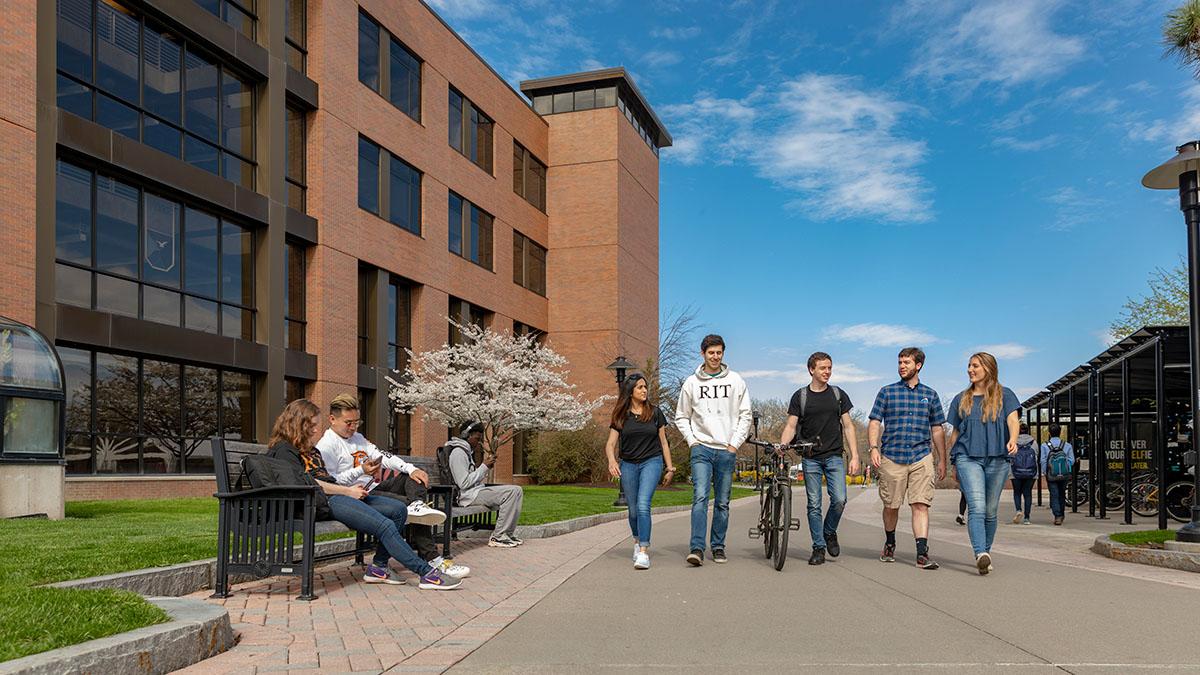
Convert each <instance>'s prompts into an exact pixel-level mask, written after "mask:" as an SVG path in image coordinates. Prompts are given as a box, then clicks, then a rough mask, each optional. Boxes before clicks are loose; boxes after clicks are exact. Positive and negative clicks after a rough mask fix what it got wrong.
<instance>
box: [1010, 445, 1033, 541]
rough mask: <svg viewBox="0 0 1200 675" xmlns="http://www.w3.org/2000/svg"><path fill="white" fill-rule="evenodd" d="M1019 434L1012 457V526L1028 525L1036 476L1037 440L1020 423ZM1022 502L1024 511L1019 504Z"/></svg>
mask: <svg viewBox="0 0 1200 675" xmlns="http://www.w3.org/2000/svg"><path fill="white" fill-rule="evenodd" d="M1020 428H1021V433H1020V434H1019V435H1018V436H1017V454H1015V455H1013V456H1012V491H1013V504H1015V505H1016V507H1017V515H1015V516H1013V524H1014V525H1016V524H1017V523H1020V522H1021V521H1022V518H1024V522H1025V524H1026V525H1028V524H1029V509H1030V508H1032V507H1033V483H1034V481H1036V480H1037V475H1038V451H1037V440H1036V439H1034V437H1033V436H1030V435H1029V425H1028V424H1026V423H1024V422H1021V427H1020ZM1022 502H1024V505H1025V506H1024V509H1022V507H1021V504H1022Z"/></svg>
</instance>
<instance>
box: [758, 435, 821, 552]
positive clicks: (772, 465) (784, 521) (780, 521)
mask: <svg viewBox="0 0 1200 675" xmlns="http://www.w3.org/2000/svg"><path fill="white" fill-rule="evenodd" d="M748 442H749V443H750V444H751V445H755V446H758V447H760V448H763V450H764V451H765V453H766V455H765V456H764V457H763V460H762V465H761V466H760V468H759V475H760V476H763V475H764V474H766V475H765V476H764V479H765V481H766V482H765V483H764V484H763V486H762V489H761V490H760V491H759V493H758V506H759V514H758V523H757V524H756V525H755V526H754V527H752V528H750V532H749V534H750V538H751V539H760V538H761V539H762V540H763V552H764V553H766V555H767V558H770V559H773V560H774V562H775V569H777V570H781V569H783V563H784V562H785V561H786V560H787V547H788V533H789V532H791V531H792V530H799V529H800V525H801V523H800V519H799V518H793V517H792V479H791V476H789V475H788V453H789V452H794V453H796V454H797V455H799V456H800V457H806V456H808V455H809V454H811V453H812V451H813V450H814V449H815V448H816V447H817V445H818V443H820V440H817V441H816V442H807V441H801V442H796V443H790V444H788V445H782V444H780V443H767V442H764V441H759V440H750V441H748Z"/></svg>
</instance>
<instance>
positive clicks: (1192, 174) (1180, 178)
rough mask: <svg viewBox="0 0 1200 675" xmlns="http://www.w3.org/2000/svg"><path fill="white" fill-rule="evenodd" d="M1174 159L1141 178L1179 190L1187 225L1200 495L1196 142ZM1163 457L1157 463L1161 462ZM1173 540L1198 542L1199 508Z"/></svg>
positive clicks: (1199, 145)
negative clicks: (1197, 418) (1197, 419)
mask: <svg viewBox="0 0 1200 675" xmlns="http://www.w3.org/2000/svg"><path fill="white" fill-rule="evenodd" d="M1175 152H1176V153H1177V154H1176V155H1175V156H1174V157H1172V158H1171V159H1169V160H1167V161H1166V162H1163V163H1162V164H1160V165H1159V166H1157V167H1155V168H1154V169H1152V170H1151V171H1150V172H1149V173H1147V174H1146V175H1145V176H1143V177H1142V185H1144V186H1146V187H1148V188H1152V189H1155V190H1175V189H1178V190H1179V209H1180V210H1181V211H1183V219H1184V221H1185V222H1186V223H1187V242H1188V294H1189V295H1188V298H1189V301H1188V347H1189V350H1190V357H1191V368H1190V370H1191V376H1192V387H1191V394H1190V395H1189V397H1188V398H1189V401H1190V403H1191V408H1192V434H1191V441H1192V452H1191V453H1190V454H1191V457H1192V466H1193V467H1195V468H1193V470H1192V472H1193V479H1194V480H1195V482H1196V491H1197V492H1200V467H1196V431H1197V425H1196V413H1197V411H1200V308H1198V307H1197V301H1198V300H1200V141H1191V142H1189V143H1184V144H1183V145H1181V146H1179V147H1177V148H1175ZM1165 460H1166V458H1165V457H1163V458H1161V459H1160V461H1165ZM1175 540H1176V541H1190V542H1200V505H1197V504H1194V503H1193V504H1192V522H1190V523H1188V524H1187V525H1184V526H1183V527H1181V528H1179V531H1178V532H1176V533H1175Z"/></svg>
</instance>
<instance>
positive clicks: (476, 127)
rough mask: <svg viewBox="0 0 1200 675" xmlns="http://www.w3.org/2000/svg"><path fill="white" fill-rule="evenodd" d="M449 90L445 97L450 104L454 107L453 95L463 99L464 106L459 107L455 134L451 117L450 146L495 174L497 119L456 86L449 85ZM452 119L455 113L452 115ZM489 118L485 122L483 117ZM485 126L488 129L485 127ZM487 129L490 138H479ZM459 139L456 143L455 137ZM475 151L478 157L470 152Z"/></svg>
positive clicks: (486, 170) (475, 163)
mask: <svg viewBox="0 0 1200 675" xmlns="http://www.w3.org/2000/svg"><path fill="white" fill-rule="evenodd" d="M448 89H449V94H448V95H447V98H446V103H447V107H448V108H449V109H450V110H454V109H455V108H456V106H455V105H454V97H458V98H459V99H460V100H461V102H462V103H461V107H460V108H459V109H458V112H459V113H460V117H459V118H458V119H459V128H458V133H457V134H455V133H454V132H455V129H454V127H453V125H452V124H451V123H450V122H449V121H448V122H447V125H448V130H447V134H446V138H447V142H448V143H449V145H450V147H451V148H454V149H455V150H456V151H457V152H458V153H459V154H460V155H462V156H463V157H466V158H467V160H468V161H469V162H471V163H472V164H474V165H475V166H477V167H479V169H480V170H482V171H483V172H484V173H486V174H488V175H489V176H493V177H494V176H495V169H496V158H495V154H496V120H494V119H492V117H491V116H490V115H488V114H487V113H485V112H483V110H481V109H480V108H479V106H477V105H475V104H474V103H473V102H472V101H471V99H469V98H467V97H466V95H464V94H463V93H462V92H461V91H459V90H458V89H456V88H455V87H453V86H450V87H449V88H448ZM449 119H450V120H453V119H454V118H453V117H450V118H449ZM481 119H482V120H486V124H484V123H481V122H480V120H481ZM485 128H486V132H483V131H482V130H483V129H485ZM481 133H486V136H487V142H486V143H481V142H480V134H481ZM455 140H458V142H459V144H460V145H457V146H456V145H455V144H454V141H455ZM472 154H474V155H475V157H472V156H471V155H472Z"/></svg>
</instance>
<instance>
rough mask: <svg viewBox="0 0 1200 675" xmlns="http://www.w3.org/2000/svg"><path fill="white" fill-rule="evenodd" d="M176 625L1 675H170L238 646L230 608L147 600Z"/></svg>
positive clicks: (9, 666)
mask: <svg viewBox="0 0 1200 675" xmlns="http://www.w3.org/2000/svg"><path fill="white" fill-rule="evenodd" d="M146 600H147V601H148V602H151V603H153V604H155V605H158V606H159V607H161V608H162V609H163V610H164V611H166V612H167V614H168V615H169V616H170V617H171V621H169V622H167V623H162V624H158V625H156V626H147V627H145V628H138V629H136V630H132V631H129V632H127V633H119V634H117V635H110V636H108V637H103V638H99V639H97V640H90V641H88V642H83V643H80V644H77V645H71V646H70V647H61V648H59V649H52V650H50V651H48V652H42V653H41V654H34V655H32V656H26V657H24V658H20V659H14V660H12V661H5V662H4V663H0V675H17V674H20V675H60V674H63V673H80V674H82V673H169V672H172V671H175V670H179V669H180V668H185V667H187V666H190V665H192V664H195V663H199V662H200V661H202V660H203V659H207V658H208V657H210V656H215V655H217V654H220V653H221V652H224V651H226V650H228V649H229V648H231V647H233V628H232V627H230V625H229V612H227V611H226V610H225V608H224V607H221V606H218V605H215V604H212V603H209V602H205V601H203V600H190V599H187V598H156V597H151V598H146Z"/></svg>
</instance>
